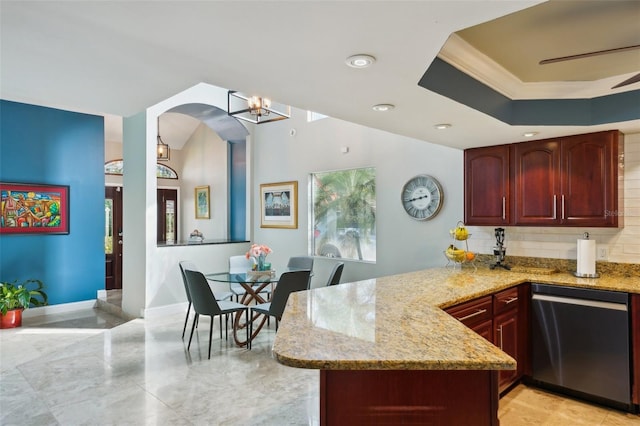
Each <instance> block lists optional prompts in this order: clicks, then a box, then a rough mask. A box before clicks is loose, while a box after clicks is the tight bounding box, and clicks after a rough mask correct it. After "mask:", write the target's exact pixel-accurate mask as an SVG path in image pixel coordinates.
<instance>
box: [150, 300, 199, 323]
mask: <svg viewBox="0 0 640 426" xmlns="http://www.w3.org/2000/svg"><path fill="white" fill-rule="evenodd" d="M188 306H189V304H188V303H187V302H183V303H175V304H173V305H165V306H158V307H156V308H146V309H144V310H143V312H142V316H143V317H144V318H148V319H153V318H161V317H165V316H167V315H174V314H180V313H182V314H184V313H185V312H187V307H188Z"/></svg>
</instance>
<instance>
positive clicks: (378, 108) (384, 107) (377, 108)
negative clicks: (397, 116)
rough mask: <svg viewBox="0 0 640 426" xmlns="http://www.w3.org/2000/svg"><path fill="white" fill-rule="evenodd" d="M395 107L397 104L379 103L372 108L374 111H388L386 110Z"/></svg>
mask: <svg viewBox="0 0 640 426" xmlns="http://www.w3.org/2000/svg"><path fill="white" fill-rule="evenodd" d="M395 107H396V106H395V105H392V104H378V105H374V106H373V107H372V108H373V110H374V111H380V112H386V111H391V110H392V109H394V108H395Z"/></svg>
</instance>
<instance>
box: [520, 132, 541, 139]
mask: <svg viewBox="0 0 640 426" xmlns="http://www.w3.org/2000/svg"><path fill="white" fill-rule="evenodd" d="M537 134H538V132H525V133H523V134H522V136H524V137H525V138H530V137H533V136H535V135H537Z"/></svg>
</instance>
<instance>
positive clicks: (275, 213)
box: [260, 181, 298, 229]
mask: <svg viewBox="0 0 640 426" xmlns="http://www.w3.org/2000/svg"><path fill="white" fill-rule="evenodd" d="M260 227H261V228H285V229H297V228H298V181H290V182H276V183H263V184H261V185H260Z"/></svg>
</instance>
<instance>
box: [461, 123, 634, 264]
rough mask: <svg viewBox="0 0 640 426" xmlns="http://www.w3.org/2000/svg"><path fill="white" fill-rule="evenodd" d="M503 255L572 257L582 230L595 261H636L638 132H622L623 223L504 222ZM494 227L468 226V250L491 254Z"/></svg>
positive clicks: (574, 254)
mask: <svg viewBox="0 0 640 426" xmlns="http://www.w3.org/2000/svg"><path fill="white" fill-rule="evenodd" d="M504 228H505V246H506V247H507V258H508V257H509V256H510V255H511V256H522V257H536V258H553V259H573V260H575V259H576V255H577V240H578V239H580V238H582V235H583V234H584V233H585V232H589V238H591V239H594V240H596V244H597V249H596V257H597V261H598V262H617V263H640V133H634V134H630V135H625V159H624V227H623V228H579V227H571V228H568V227H565V228H562V227H528V226H527V227H525V226H505V227H504ZM494 229H495V227H493V226H492V227H489V226H470V227H469V232H470V233H471V234H472V237H471V238H470V239H469V240H468V243H469V250H472V251H475V252H477V253H483V254H492V253H493V246H494V245H495V242H496V240H495V236H494Z"/></svg>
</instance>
